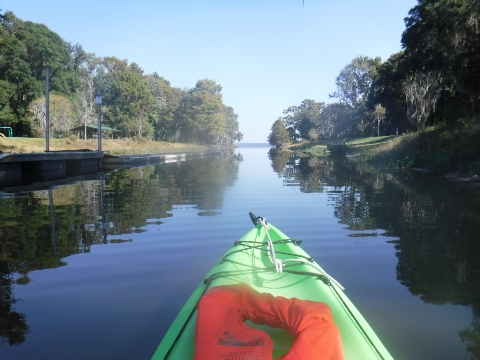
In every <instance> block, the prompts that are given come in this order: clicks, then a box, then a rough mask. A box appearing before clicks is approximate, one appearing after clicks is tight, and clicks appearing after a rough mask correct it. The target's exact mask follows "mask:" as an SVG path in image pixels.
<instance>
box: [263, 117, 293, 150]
mask: <svg viewBox="0 0 480 360" xmlns="http://www.w3.org/2000/svg"><path fill="white" fill-rule="evenodd" d="M268 143H269V144H270V145H272V146H275V147H276V148H281V147H284V146H285V145H286V144H288V143H290V134H289V132H288V130H287V127H286V126H285V121H284V120H283V119H282V118H278V119H277V121H275V122H274V123H273V125H272V129H271V131H270V134H269V135H268Z"/></svg>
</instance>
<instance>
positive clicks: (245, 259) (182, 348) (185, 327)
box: [152, 223, 392, 360]
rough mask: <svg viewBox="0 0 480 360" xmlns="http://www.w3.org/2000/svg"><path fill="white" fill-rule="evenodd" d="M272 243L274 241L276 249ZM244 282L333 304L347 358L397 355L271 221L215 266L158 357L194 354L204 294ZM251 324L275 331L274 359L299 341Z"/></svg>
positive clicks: (275, 293) (272, 334)
mask: <svg viewBox="0 0 480 360" xmlns="http://www.w3.org/2000/svg"><path fill="white" fill-rule="evenodd" d="M268 243H271V244H273V248H274V253H272V251H271V250H269V247H268ZM272 254H273V255H272ZM275 259H277V260H280V261H281V263H282V264H283V265H282V266H280V269H278V267H277V269H276V267H275V266H274V260H275ZM277 270H280V271H281V272H278V271H277ZM238 283H245V284H248V285H250V286H251V287H252V288H253V289H255V290H257V291H259V292H265V293H270V294H272V295H273V296H282V297H285V298H298V299H302V300H311V301H317V302H323V303H326V304H328V305H329V306H330V309H331V311H332V315H333V319H334V322H335V325H336V326H337V328H338V329H339V332H340V336H341V341H342V348H343V353H344V358H345V359H346V360H349V359H355V360H360V359H365V360H372V359H392V357H391V355H390V354H389V353H388V351H387V349H386V348H385V347H384V345H383V344H382V342H381V341H380V339H379V338H378V336H377V335H376V334H375V332H374V331H373V329H372V328H371V327H370V325H369V324H368V323H367V321H366V320H365V319H364V317H363V316H362V315H361V313H360V312H359V311H358V310H357V308H356V307H355V306H354V305H353V303H352V302H351V301H350V300H349V299H348V298H347V296H346V295H345V294H344V292H343V289H342V287H341V285H340V284H338V283H337V282H336V281H335V280H334V279H333V278H331V277H330V276H329V275H328V274H327V273H326V272H325V271H324V270H323V269H322V268H321V267H320V266H319V265H318V264H317V263H316V262H315V261H314V260H313V259H311V258H310V256H309V255H308V254H307V253H306V252H305V251H303V250H302V248H301V247H300V246H299V245H298V242H297V241H295V240H292V239H290V238H288V237H287V236H286V235H285V234H284V233H282V232H281V231H280V230H279V229H277V228H276V227H275V226H273V225H271V224H268V225H267V224H265V223H264V224H261V223H259V224H257V225H256V226H255V227H254V228H253V229H251V230H250V231H248V232H247V233H246V234H245V235H243V236H242V237H241V238H240V239H239V240H237V241H236V242H235V244H234V246H232V248H230V249H229V250H228V251H227V252H226V253H225V254H224V256H223V257H222V258H221V259H220V260H219V261H218V262H217V263H216V264H215V265H214V267H213V268H212V269H211V271H210V272H209V273H208V274H207V276H206V277H205V280H204V281H203V282H202V283H201V284H199V286H198V287H197V288H196V289H195V291H194V292H193V294H192V295H191V296H190V298H189V299H188V300H187V302H186V303H185V305H184V306H183V308H182V309H181V311H180V313H179V314H178V315H177V317H176V318H175V320H174V322H173V323H172V325H171V326H170V328H169V330H168V331H167V333H166V334H165V336H164V338H163V340H162V341H161V343H160V345H159V346H158V348H157V350H156V352H155V354H154V355H153V357H152V359H155V360H158V359H193V357H194V340H195V324H196V318H197V311H196V305H197V303H198V301H199V299H200V298H201V297H202V295H203V294H204V293H205V292H206V291H207V290H209V289H210V288H212V287H215V286H220V285H231V284H238ZM248 324H249V325H251V326H253V327H257V328H260V329H262V330H264V331H266V332H267V333H268V334H269V335H270V337H271V338H272V340H273V342H274V350H273V359H277V358H278V357H280V356H282V355H284V354H285V353H286V352H287V351H288V350H289V348H290V346H291V344H292V343H293V339H292V337H291V336H290V335H289V334H288V333H287V332H286V331H284V330H281V329H274V328H270V327H268V326H265V325H262V326H258V325H254V324H252V323H248Z"/></svg>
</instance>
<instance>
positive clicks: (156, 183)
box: [0, 156, 242, 345]
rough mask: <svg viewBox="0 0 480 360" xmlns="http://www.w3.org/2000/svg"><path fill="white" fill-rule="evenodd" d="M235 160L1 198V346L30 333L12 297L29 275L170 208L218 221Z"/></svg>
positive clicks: (135, 172) (154, 169) (127, 172)
mask: <svg viewBox="0 0 480 360" xmlns="http://www.w3.org/2000/svg"><path fill="white" fill-rule="evenodd" d="M240 161H242V158H241V156H227V157H223V158H220V157H219V158H207V159H199V160H195V161H186V162H178V163H171V164H163V165H158V166H145V167H139V168H133V169H121V170H118V171H114V172H111V173H108V174H105V175H104V174H98V177H97V179H95V180H87V181H82V182H80V183H75V184H71V185H66V186H61V187H58V188H55V189H53V190H52V189H46V190H41V191H35V192H29V193H18V194H10V195H9V196H7V197H5V198H3V199H0V201H1V208H2V211H1V214H0V216H1V217H0V249H1V252H0V339H1V341H2V342H8V343H9V344H10V345H18V344H21V343H22V342H24V341H25V338H26V334H27V333H28V331H29V327H28V325H27V319H26V316H25V315H24V314H21V313H18V312H16V311H15V310H14V309H13V306H14V304H15V303H16V302H17V299H15V297H14V294H13V290H14V285H19V286H21V285H23V284H27V283H28V282H29V278H28V274H29V272H31V271H34V270H40V269H49V268H56V267H60V266H64V265H66V262H65V261H64V260H63V259H64V258H66V257H68V256H70V255H73V254H78V253H88V252H90V249H91V246H92V245H100V244H104V243H107V242H108V243H110V244H115V243H121V242H126V241H131V239H129V238H128V234H132V233H136V232H142V231H145V230H144V227H145V226H146V225H148V224H150V223H151V219H162V218H167V217H169V216H171V214H170V211H171V210H172V209H173V207H174V206H175V205H181V204H189V205H192V206H194V207H195V208H197V209H198V215H201V216H205V215H210V216H211V215H216V214H219V209H220V208H221V207H222V201H223V193H224V189H225V188H226V187H228V186H232V185H233V183H234V182H235V180H236V179H237V176H238V167H239V162H240ZM156 223H157V224H158V223H160V224H161V221H160V220H158V221H157V222H156ZM107 233H108V236H109V239H108V241H107V236H106V234H107Z"/></svg>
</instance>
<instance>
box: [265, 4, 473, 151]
mask: <svg viewBox="0 0 480 360" xmlns="http://www.w3.org/2000/svg"><path fill="white" fill-rule="evenodd" d="M405 25H406V28H405V30H404V32H403V34H402V36H401V43H402V48H403V50H402V51H400V52H398V53H396V54H393V55H391V56H390V57H389V58H388V59H387V60H386V61H384V62H382V60H381V59H380V58H379V57H376V58H371V57H367V56H357V57H356V58H355V59H353V60H352V61H351V62H350V63H349V64H347V65H346V66H345V67H344V68H343V69H342V70H341V71H340V73H339V75H338V76H337V78H336V81H335V84H336V87H337V89H336V91H335V92H334V93H333V94H329V96H330V97H331V98H333V99H336V102H333V103H329V104H325V103H324V102H316V101H314V100H311V99H306V100H303V101H302V103H301V104H300V105H299V106H292V107H289V108H288V109H286V110H284V111H283V116H281V117H279V118H278V119H277V121H275V122H274V124H273V125H272V128H271V133H270V134H269V137H268V141H269V143H270V144H272V145H276V146H281V145H282V144H285V143H288V142H291V141H296V140H299V139H307V140H319V139H334V138H346V137H355V136H380V135H395V134H401V133H405V132H410V131H422V130H424V129H425V128H426V127H427V126H431V125H437V126H446V127H447V128H451V127H454V126H455V125H456V124H458V123H459V122H460V121H461V120H462V119H471V118H475V117H477V116H478V115H479V111H480V102H479V100H480V81H479V79H480V2H479V1H478V0H462V1H455V0H418V4H417V5H416V6H415V7H413V8H412V9H411V10H410V11H409V13H408V16H407V17H406V18H405Z"/></svg>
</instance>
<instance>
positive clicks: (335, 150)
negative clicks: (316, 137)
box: [327, 142, 348, 157]
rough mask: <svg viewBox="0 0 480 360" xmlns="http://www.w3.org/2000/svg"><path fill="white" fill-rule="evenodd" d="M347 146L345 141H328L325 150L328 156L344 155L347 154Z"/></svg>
mask: <svg viewBox="0 0 480 360" xmlns="http://www.w3.org/2000/svg"><path fill="white" fill-rule="evenodd" d="M347 150H348V146H347V144H346V143H344V142H342V143H330V144H328V145H327V151H329V152H330V156H336V157H337V156H345V155H346V154H347Z"/></svg>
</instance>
